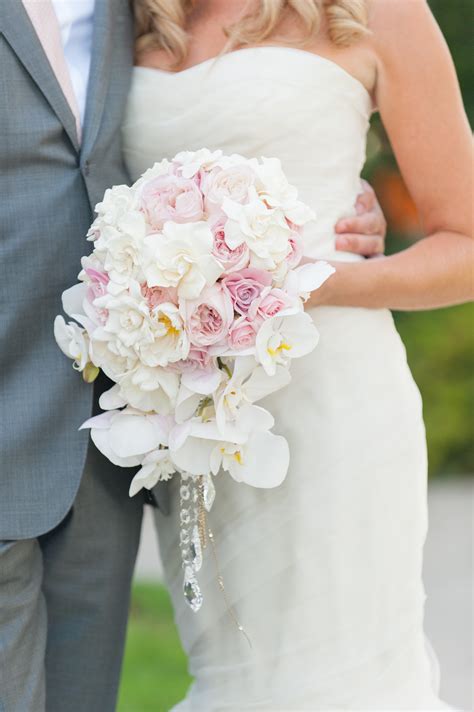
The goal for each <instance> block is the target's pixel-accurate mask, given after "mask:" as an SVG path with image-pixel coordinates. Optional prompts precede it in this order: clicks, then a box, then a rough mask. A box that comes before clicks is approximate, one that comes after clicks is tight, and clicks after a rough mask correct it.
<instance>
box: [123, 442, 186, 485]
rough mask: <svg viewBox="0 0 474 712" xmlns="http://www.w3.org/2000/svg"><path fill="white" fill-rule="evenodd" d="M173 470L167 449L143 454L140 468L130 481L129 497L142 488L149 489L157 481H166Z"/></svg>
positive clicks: (174, 470)
mask: <svg viewBox="0 0 474 712" xmlns="http://www.w3.org/2000/svg"><path fill="white" fill-rule="evenodd" d="M175 472H176V467H175V465H174V463H173V461H172V459H171V457H170V453H169V450H165V449H162V450H153V452H150V453H149V454H148V455H146V456H145V458H144V460H143V463H142V467H141V469H140V470H139V471H138V472H137V474H136V475H135V477H134V478H133V480H132V481H131V483H130V490H129V495H130V497H134V496H135V495H136V494H137V493H138V492H140V490H141V489H143V488H145V489H149V490H150V489H153V487H154V486H155V485H156V484H157V483H158V482H167V481H168V480H170V479H171V478H172V477H173V475H174V473H175Z"/></svg>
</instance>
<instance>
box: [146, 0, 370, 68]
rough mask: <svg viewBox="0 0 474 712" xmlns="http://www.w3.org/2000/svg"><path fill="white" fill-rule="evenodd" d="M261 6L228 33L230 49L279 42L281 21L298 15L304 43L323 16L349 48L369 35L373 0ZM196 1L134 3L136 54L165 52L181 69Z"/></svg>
mask: <svg viewBox="0 0 474 712" xmlns="http://www.w3.org/2000/svg"><path fill="white" fill-rule="evenodd" d="M258 2H259V7H258V8H257V9H255V10H253V11H252V12H248V13H247V14H246V15H245V16H244V17H243V18H242V20H240V22H238V23H236V24H235V25H233V26H232V27H229V28H227V29H226V34H227V36H228V38H229V43H228V46H227V47H226V49H230V48H231V47H233V46H234V47H235V46H239V47H245V46H250V45H258V44H262V43H264V42H265V41H266V40H267V39H269V38H271V37H274V35H275V32H276V31H277V30H278V27H279V26H280V24H281V22H282V20H283V19H284V17H285V16H287V15H288V13H293V14H294V15H295V16H296V18H297V19H298V20H299V22H300V24H301V25H302V27H303V29H304V37H303V42H305V41H307V40H308V39H310V38H311V37H312V36H314V35H315V34H316V33H317V32H318V30H319V27H320V24H321V19H322V15H323V13H325V16H326V20H327V27H328V33H329V37H330V39H331V41H332V42H334V44H336V45H338V46H341V47H347V46H349V45H351V44H353V43H354V42H356V41H357V40H359V39H361V38H362V37H363V36H365V35H366V34H368V29H367V25H368V7H367V5H368V0H258ZM194 5H195V0H133V7H134V13H135V22H136V36H137V40H136V51H137V52H138V53H139V52H143V51H147V50H149V49H163V50H165V51H166V52H168V54H169V55H170V56H171V57H172V58H173V60H174V63H175V65H176V66H178V65H179V64H181V63H182V62H183V61H184V60H185V58H186V54H187V49H188V35H187V32H186V21H187V17H188V15H189V13H190V12H191V10H192V9H193V6H194Z"/></svg>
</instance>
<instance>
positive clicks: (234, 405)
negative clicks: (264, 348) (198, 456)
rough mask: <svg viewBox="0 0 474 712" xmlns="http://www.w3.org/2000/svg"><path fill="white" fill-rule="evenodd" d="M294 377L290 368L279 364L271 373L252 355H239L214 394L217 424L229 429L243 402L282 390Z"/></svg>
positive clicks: (257, 399)
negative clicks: (228, 374)
mask: <svg viewBox="0 0 474 712" xmlns="http://www.w3.org/2000/svg"><path fill="white" fill-rule="evenodd" d="M290 381H291V376H290V372H289V370H288V369H287V368H283V367H282V366H277V368H276V371H275V375H274V376H272V377H270V376H269V375H268V374H267V373H266V372H265V370H264V369H263V368H262V366H259V365H258V364H257V362H256V361H255V358H254V357H252V356H240V357H239V356H238V357H237V358H236V359H235V363H234V369H233V373H232V375H231V376H230V378H228V379H227V380H226V381H224V382H223V383H222V384H221V386H220V387H219V388H218V389H217V390H216V393H215V395H214V403H215V413H216V424H217V427H218V428H219V431H220V432H221V434H224V433H225V432H226V431H227V425H228V423H229V422H230V423H236V422H237V421H238V419H239V415H240V409H241V408H242V406H245V405H248V404H252V403H256V402H257V401H259V400H261V399H262V398H266V397H267V396H269V395H270V394H271V393H274V392H275V391H278V390H280V389H281V388H283V387H284V386H286V385H288V383H289V382H290Z"/></svg>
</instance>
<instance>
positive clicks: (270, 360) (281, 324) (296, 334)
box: [255, 310, 319, 376]
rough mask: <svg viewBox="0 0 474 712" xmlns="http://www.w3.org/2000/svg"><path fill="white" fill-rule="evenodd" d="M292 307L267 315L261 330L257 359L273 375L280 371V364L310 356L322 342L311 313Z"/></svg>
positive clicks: (258, 334) (257, 346) (285, 364)
mask: <svg viewBox="0 0 474 712" xmlns="http://www.w3.org/2000/svg"><path fill="white" fill-rule="evenodd" d="M291 311H292V310H286V312H281V313H280V314H278V315H277V316H274V317H272V318H271V319H267V321H264V322H263V324H262V326H261V327H260V329H259V331H258V333H257V338H256V342H255V346H256V354H257V361H258V362H259V363H260V364H261V365H262V366H263V368H264V370H265V372H266V373H267V374H268V375H269V376H274V375H275V374H276V372H277V367H278V366H279V365H281V366H288V365H289V362H290V361H291V359H293V358H300V357H301V356H306V355H307V354H309V353H310V352H311V351H312V350H313V349H314V348H316V346H317V344H318V341H319V332H318V330H317V329H316V327H315V325H314V324H313V320H312V319H311V317H310V316H309V314H306V313H305V312H300V311H298V312H296V313H291ZM288 312H290V313H288Z"/></svg>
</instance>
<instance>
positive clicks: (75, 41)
mask: <svg viewBox="0 0 474 712" xmlns="http://www.w3.org/2000/svg"><path fill="white" fill-rule="evenodd" d="M101 1H102V2H103V0H101ZM52 3H53V6H54V9H55V12H56V15H57V18H58V22H59V26H60V28H61V39H62V43H63V47H64V56H65V59H66V64H67V66H68V69H69V74H70V76H71V82H72V86H73V89H74V94H75V95H76V99H77V104H78V107H79V112H80V118H81V124H82V125H83V124H84V114H85V110H86V99H87V85H88V83H89V72H90V66H91V56H92V36H93V30H94V6H95V0H52Z"/></svg>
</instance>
